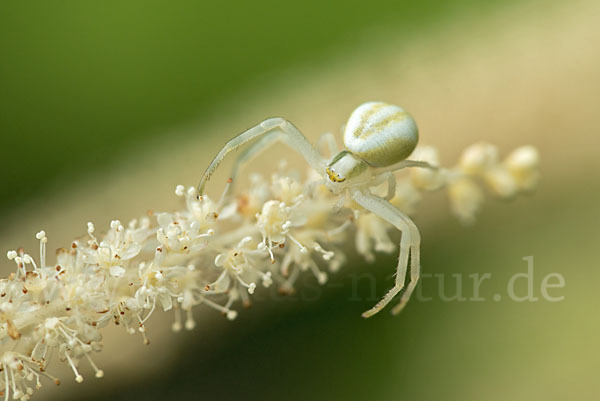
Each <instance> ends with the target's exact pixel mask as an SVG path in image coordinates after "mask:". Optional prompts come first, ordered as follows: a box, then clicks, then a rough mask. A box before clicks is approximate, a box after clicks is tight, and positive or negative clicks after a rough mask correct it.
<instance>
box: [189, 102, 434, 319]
mask: <svg viewBox="0 0 600 401" xmlns="http://www.w3.org/2000/svg"><path fill="white" fill-rule="evenodd" d="M255 139H256V142H255V143H254V144H253V145H252V146H250V147H249V148H248V149H247V150H246V151H245V152H243V153H242V154H241V155H240V157H238V159H237V160H236V162H235V165H234V168H233V172H232V176H231V180H230V182H231V181H232V180H233V181H235V177H236V175H237V173H238V171H239V169H240V168H241V166H242V165H243V164H245V163H246V162H248V161H249V160H250V159H252V158H253V157H255V156H257V155H258V154H259V153H260V152H262V151H263V150H265V149H266V148H267V147H268V146H269V145H271V144H273V143H275V142H277V141H282V142H284V143H286V144H287V145H289V146H290V147H292V148H293V149H295V150H296V151H297V152H298V153H300V154H301V155H302V156H303V157H304V159H305V160H306V162H307V163H308V164H309V165H310V166H311V167H312V168H313V169H314V170H315V171H317V172H319V173H320V174H321V176H322V177H323V183H324V184H325V185H326V186H327V188H328V189H329V190H330V191H331V192H332V193H334V194H336V195H346V194H347V195H349V196H350V197H351V198H352V199H353V200H354V201H355V202H356V203H358V204H359V205H361V206H362V207H364V208H365V209H367V210H368V211H370V212H372V213H374V214H375V215H377V216H379V217H380V218H382V219H383V220H385V221H387V222H389V223H390V224H392V225H393V226H394V227H396V228H397V229H398V230H400V231H401V233H402V236H401V240H400V254H399V256H398V265H397V268H396V278H395V283H394V286H393V287H392V288H391V289H390V290H389V291H388V292H387V293H386V294H385V295H384V297H383V298H382V299H381V300H380V301H379V302H377V304H376V305H375V306H374V307H373V308H371V309H369V310H368V311H366V312H364V313H363V314H362V316H363V317H370V316H372V315H374V314H376V313H377V312H379V311H380V310H381V309H383V308H384V307H385V306H386V305H387V304H388V303H390V301H391V300H392V299H393V298H394V297H395V296H396V295H398V294H399V293H400V292H401V291H402V289H404V287H405V280H406V275H407V271H408V266H409V257H410V281H409V283H408V285H407V286H406V289H405V291H404V293H403V294H402V296H401V298H400V302H399V303H398V304H397V305H396V306H394V307H393V308H392V313H393V314H397V313H399V312H400V311H401V310H402V309H403V308H404V306H405V305H406V302H407V301H408V300H409V299H410V296H411V294H412V292H413V290H414V289H415V286H416V285H417V282H418V280H419V271H420V261H419V259H420V242H421V237H420V234H419V230H418V229H417V226H416V225H415V224H414V223H413V221H412V220H411V219H410V218H409V217H408V216H406V215H405V214H404V213H402V212H401V211H400V210H398V209H397V208H396V207H394V206H392V204H390V203H389V202H388V201H389V200H390V199H391V198H392V197H393V196H394V193H395V185H396V180H395V177H394V174H393V172H394V171H396V170H399V169H402V168H405V167H425V168H435V167H433V166H431V165H429V164H428V163H425V162H420V161H412V160H407V157H408V156H409V155H410V154H411V153H412V152H413V150H414V149H415V147H416V146H417V142H418V130H417V125H416V123H415V121H414V120H413V118H412V117H411V116H410V115H409V114H408V113H407V112H405V111H404V110H403V109H402V108H400V107H398V106H394V105H390V104H386V103H382V102H368V103H363V104H362V105H360V106H359V107H358V108H356V109H355V110H354V111H353V112H352V114H351V115H350V118H349V120H348V123H347V124H346V127H345V130H344V145H345V146H346V149H344V150H342V151H341V152H339V153H337V154H336V155H335V156H333V157H332V158H331V160H329V161H327V160H325V159H324V158H323V157H322V156H321V155H320V153H319V152H318V151H317V150H316V149H315V148H314V147H313V146H312V145H311V144H310V142H309V141H308V140H307V139H306V137H305V136H304V135H303V134H302V133H301V132H300V131H299V130H298V129H297V128H296V127H295V126H294V125H292V124H291V123H290V122H289V121H286V120H284V119H282V118H270V119H267V120H265V121H263V122H262V123H260V124H258V125H257V126H255V127H253V128H250V129H249V130H247V131H245V132H243V133H241V134H240V135H238V136H237V137H235V138H233V139H231V140H230V141H229V142H227V144H226V145H225V146H224V147H223V149H221V151H220V152H219V153H218V154H217V156H216V157H215V158H214V160H213V161H212V162H211V164H210V165H209V166H208V168H207V169H206V171H205V172H204V175H203V176H202V178H201V180H200V183H199V184H198V199H201V198H202V194H203V192H204V187H205V185H206V182H207V181H208V180H209V179H210V177H211V175H212V174H213V172H214V171H215V170H216V169H217V167H218V166H219V164H220V163H221V161H222V160H223V158H224V157H225V156H226V155H227V154H228V153H229V152H231V151H233V150H235V149H237V148H239V147H240V146H242V145H244V144H245V143H247V142H249V141H252V140H255ZM328 139H329V142H331V139H332V138H328ZM329 148H330V149H331V148H332V146H329ZM386 180H387V182H388V194H387V196H386V197H385V198H381V197H379V196H376V195H374V194H372V193H371V191H370V187H373V186H375V185H379V184H381V183H383V182H385V181H386ZM230 191H231V185H230V186H229V188H228V189H227V190H226V193H227V192H230Z"/></svg>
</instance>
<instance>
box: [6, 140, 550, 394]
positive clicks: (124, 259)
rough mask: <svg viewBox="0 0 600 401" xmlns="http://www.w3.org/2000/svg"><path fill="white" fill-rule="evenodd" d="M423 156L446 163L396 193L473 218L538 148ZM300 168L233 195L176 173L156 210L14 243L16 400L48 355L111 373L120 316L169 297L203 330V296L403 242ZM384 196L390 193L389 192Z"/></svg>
mask: <svg viewBox="0 0 600 401" xmlns="http://www.w3.org/2000/svg"><path fill="white" fill-rule="evenodd" d="M414 155H415V157H416V159H417V160H423V161H428V162H430V163H431V164H432V165H434V166H436V167H438V169H437V170H416V169H413V170H412V171H409V170H410V169H406V170H401V171H399V172H396V173H395V174H397V183H398V184H397V185H396V188H395V193H393V194H391V198H392V199H391V203H392V204H393V205H395V206H396V207H398V208H400V209H401V210H403V211H405V212H406V213H408V214H412V213H414V212H415V210H416V207H417V205H418V203H419V201H420V200H421V198H422V197H423V195H424V192H427V191H433V190H440V189H444V188H445V189H446V190H447V191H448V195H449V198H450V203H451V210H452V211H453V212H454V213H455V214H456V215H457V216H458V217H459V219H460V220H461V221H463V222H465V223H469V222H472V221H473V219H474V217H475V214H476V212H477V211H478V210H479V209H480V206H481V204H482V202H483V198H484V196H483V191H482V189H481V187H480V184H482V183H483V184H487V185H488V187H489V188H490V189H491V190H492V192H493V193H495V194H497V195H499V196H504V197H507V196H514V195H515V194H517V193H519V192H521V191H529V190H531V189H533V187H534V185H535V183H536V182H537V180H538V176H539V175H538V172H537V167H538V165H539V156H538V154H537V151H536V150H535V148H533V147H523V148H519V149H517V150H516V151H515V152H513V153H511V154H510V156H509V157H508V158H507V159H506V160H505V161H503V162H502V161H500V160H499V158H498V152H497V150H496V148H495V147H493V146H492V145H488V144H478V145H474V146H473V147H470V148H469V149H467V151H465V153H464V154H463V156H462V157H461V159H460V161H459V163H458V164H457V166H455V167H452V168H443V167H441V166H440V162H439V156H438V152H437V150H435V149H434V148H433V147H422V148H420V149H417V151H415V154H414ZM301 177H302V175H301V174H300V173H299V172H297V171H293V170H291V169H289V168H287V167H286V166H285V165H281V166H280V167H279V169H278V171H277V172H276V173H275V174H273V176H272V177H271V179H270V180H269V179H265V178H264V177H262V176H260V175H257V174H251V175H250V180H249V183H246V185H242V184H243V183H237V184H238V185H237V188H238V190H237V192H235V193H234V194H233V196H232V197H227V196H221V198H220V199H219V201H214V200H212V199H211V198H210V197H208V196H203V197H202V198H201V199H199V200H198V199H196V191H195V189H194V188H193V187H189V188H185V187H184V186H182V185H178V186H177V187H176V188H175V195H176V196H178V197H181V198H182V201H183V204H184V207H183V208H182V209H181V210H178V211H175V212H160V213H154V214H152V216H146V217H143V218H141V219H139V220H133V221H131V222H129V223H128V224H123V223H121V222H120V221H119V220H113V221H112V222H111V223H110V224H109V225H108V227H107V229H106V230H105V231H103V230H101V229H100V230H99V229H98V227H99V226H96V225H95V224H94V223H92V222H89V223H88V224H87V227H86V231H87V236H86V237H84V238H83V239H81V238H80V239H77V240H75V241H73V242H72V243H71V244H69V246H68V247H66V248H61V249H59V251H58V252H57V255H56V259H55V260H54V261H50V260H48V258H47V255H46V248H47V245H48V237H47V234H46V232H44V231H39V232H38V233H37V234H36V238H37V239H38V240H39V245H40V246H39V257H37V258H34V257H32V256H31V255H30V254H28V253H26V252H25V251H24V250H23V249H18V250H9V251H8V252H7V254H6V255H7V258H8V260H9V261H11V263H15V265H16V269H15V271H14V273H12V274H11V275H10V276H9V277H7V278H5V279H3V280H0V368H1V369H2V373H1V374H0V391H3V393H4V396H5V399H9V398H10V397H12V398H13V399H19V400H27V399H29V397H30V396H31V395H32V393H33V389H34V388H39V387H40V386H42V383H43V379H42V377H45V378H48V379H50V381H52V382H54V383H58V382H59V381H58V379H57V378H55V377H54V376H52V375H51V374H49V373H47V371H46V368H47V365H48V363H49V362H50V361H49V359H50V355H52V354H54V355H55V356H56V357H57V359H58V360H59V361H62V362H64V363H66V364H67V365H68V366H70V368H71V370H72V371H73V376H74V378H75V380H76V381H78V382H81V381H82V380H83V379H84V376H85V375H87V372H88V371H89V369H90V368H91V369H92V370H93V371H94V372H95V376H96V377H102V376H103V374H104V372H103V371H102V370H101V369H100V368H98V367H97V366H96V364H95V363H94V361H93V359H92V356H93V354H94V353H95V352H99V351H101V349H102V335H101V332H102V328H104V327H106V326H107V325H109V324H116V325H119V326H121V327H123V329H124V331H125V332H126V333H129V334H139V335H141V336H142V339H143V341H144V343H146V344H147V343H149V341H150V336H149V334H150V333H148V330H147V328H146V322H147V320H148V319H149V318H150V317H151V316H152V315H153V313H154V312H155V311H156V310H157V309H159V310H163V311H172V313H173V314H174V323H173V326H172V327H173V330H174V331H179V330H181V329H182V328H184V327H185V328H186V329H189V330H191V329H193V328H195V327H196V326H197V323H196V320H195V319H194V316H193V308H194V307H195V306H200V305H203V306H206V307H208V308H210V309H213V310H216V311H218V312H220V313H222V314H223V315H224V316H225V317H226V318H227V319H230V320H232V319H235V318H236V316H237V313H238V311H237V308H238V306H239V304H242V305H245V306H248V305H250V302H251V299H252V296H253V294H255V293H256V292H258V291H261V290H262V289H263V288H266V287H270V286H276V287H277V289H278V290H279V291H280V292H281V293H291V292H293V291H294V289H295V288H296V286H297V281H298V280H297V279H298V277H300V275H301V274H303V273H304V272H307V273H308V274H311V275H313V276H314V277H315V279H316V280H317V282H318V283H320V284H324V283H325V282H326V281H327V280H328V279H330V276H331V275H333V274H334V273H335V272H337V271H338V270H339V269H340V268H341V266H342V265H343V264H344V263H345V261H346V259H347V255H346V253H347V252H348V248H349V247H348V244H355V248H356V250H357V251H358V253H359V254H360V255H362V257H363V258H364V259H365V260H367V261H372V260H374V258H375V256H376V253H377V252H385V253H390V252H394V251H395V250H396V249H397V245H396V244H397V239H394V238H393V233H394V232H395V231H393V230H392V227H391V225H390V224H389V223H387V222H384V221H383V220H381V219H380V218H379V217H377V216H375V215H373V214H371V213H369V212H368V211H366V210H365V209H363V208H361V207H359V206H358V205H356V204H355V203H354V202H351V201H349V200H348V199H345V198H343V195H341V196H338V195H333V194H332V193H331V192H329V190H327V188H326V187H325V186H324V185H323V184H322V182H321V181H319V180H320V178H319V176H318V175H316V174H314V173H308V174H306V178H301ZM380 195H381V196H385V194H384V193H382V194H380Z"/></svg>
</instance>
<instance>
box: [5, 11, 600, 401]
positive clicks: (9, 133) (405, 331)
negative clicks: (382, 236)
mask: <svg viewBox="0 0 600 401" xmlns="http://www.w3.org/2000/svg"><path fill="white" fill-rule="evenodd" d="M514 3H516V2H515V1H500V0H494V1H476V0H455V1H441V0H440V1H435V0H426V1H404V0H403V1H371V2H362V1H360V2H359V1H353V0H351V1H344V2H337V1H336V2H326V1H304V2H297V3H292V2H281V1H261V2H204V1H176V2H161V1H125V2H124V1H103V2H92V1H62V2H59V1H46V2H42V1H40V2H33V1H32V2H23V1H21V2H2V3H0V58H1V59H0V133H1V135H2V142H1V145H0V146H1V152H2V153H1V155H0V156H1V157H0V174H1V176H2V185H1V186H0V190H1V191H2V194H1V195H2V196H0V222H2V221H4V219H6V220H9V217H13V214H14V213H15V210H22V209H18V208H19V207H22V206H23V204H24V203H26V202H30V201H31V200H32V199H38V198H41V197H44V196H45V195H48V196H50V195H52V194H53V193H54V192H56V191H58V190H59V189H60V188H61V185H64V183H65V182H69V183H74V186H76V184H77V183H78V182H85V181H86V180H88V179H89V177H90V176H91V172H93V171H95V170H99V169H106V168H108V167H109V166H111V164H112V163H115V161H117V160H119V159H120V158H123V157H126V156H127V155H129V154H132V153H135V154H137V153H143V152H144V151H145V149H146V148H148V147H150V146H156V144H159V145H160V144H161V143H163V142H165V143H166V142H169V141H172V140H173V135H201V133H197V132H196V133H195V132H193V130H186V131H185V132H187V133H178V134H173V131H174V130H173V128H177V127H185V126H188V125H189V124H193V123H195V122H198V121H219V120H225V119H228V118H231V116H232V114H233V115H235V113H236V110H235V108H234V107H233V106H235V105H236V104H237V103H236V101H235V99H236V96H238V94H240V93H242V92H243V91H244V90H245V89H246V88H250V87H255V86H257V85H261V84H267V83H269V82H271V81H272V80H274V79H275V80H277V79H281V77H286V76H290V77H293V76H294V74H293V73H290V71H292V72H293V71H310V70H312V69H319V68H321V67H323V66H326V65H328V64H329V63H330V62H332V61H334V60H336V56H337V55H338V54H339V53H343V52H344V51H346V50H348V49H353V48H354V47H356V46H359V45H360V44H362V43H364V42H365V41H366V40H367V38H372V37H375V36H377V35H381V38H382V39H381V40H385V34H382V33H385V32H394V33H395V34H402V35H405V37H406V41H412V40H415V39H416V38H418V37H419V36H420V35H424V34H427V35H432V36H434V37H435V36H439V37H440V38H441V37H443V36H444V34H445V33H444V30H443V27H444V26H445V25H444V23H445V22H448V21H460V20H461V19H475V20H477V19H480V18H481V19H483V18H485V17H486V16H487V15H488V14H490V13H496V12H498V11H499V10H500V9H502V8H506V7H510V6H512V5H513V4H514ZM521 3H525V2H521ZM527 4H534V5H536V4H537V5H538V6H539V7H540V9H542V8H546V7H550V6H551V3H549V2H543V3H542V2H533V1H528V2H527ZM510 23H511V21H506V24H507V25H509V24H510ZM576 23H577V21H573V24H576ZM367 56H368V55H367ZM265 113H268V111H265ZM513 145H514V146H517V145H520V143H515V144H513ZM573 155H574V160H575V161H576V158H575V155H576V152H575V151H574V152H573ZM573 165H576V163H574V164H573ZM195 167H196V166H195ZM596 175H597V173H594V171H592V172H591V173H590V175H589V176H586V177H588V178H586V177H582V176H576V177H574V178H573V179H569V180H566V182H568V184H566V185H565V184H564V182H565V181H560V180H558V179H557V178H556V179H554V178H552V177H545V179H546V178H548V180H546V181H544V185H543V187H542V188H541V189H540V191H539V192H538V193H537V194H535V195H534V196H532V197H528V198H526V199H525V200H523V201H520V202H515V203H512V204H510V205H499V204H497V203H493V202H492V206H491V209H492V210H493V213H492V212H490V213H484V214H482V215H481V216H480V219H479V221H478V223H477V225H476V226H474V227H470V228H463V227H461V226H460V225H459V224H458V223H457V222H456V221H455V220H453V219H452V218H450V217H448V218H447V219H445V220H442V221H437V222H436V223H435V225H429V226H427V227H426V228H425V229H424V230H423V234H424V235H423V237H424V242H423V248H422V254H423V268H424V270H425V271H426V272H427V273H431V274H436V273H444V274H446V275H449V274H462V275H463V279H464V280H465V296H467V297H469V296H471V295H472V294H471V292H470V287H469V286H468V285H467V283H468V282H469V281H468V280H469V279H468V275H469V274H473V273H482V272H491V273H492V274H493V277H494V280H493V281H490V282H489V283H488V284H489V285H487V286H485V285H484V286H483V287H482V296H484V297H485V298H486V299H487V301H485V302H480V303H479V302H464V303H457V302H450V303H445V302H441V301H439V300H436V301H433V302H419V301H417V300H413V301H411V303H410V304H409V306H408V307H407V308H406V310H405V311H404V312H403V313H402V315H401V316H399V317H395V318H392V317H391V316H389V314H388V313H385V312H384V313H380V314H379V315H377V316H375V317H374V318H372V319H369V320H363V319H360V318H359V315H360V313H361V312H362V311H364V310H365V309H367V308H369V307H370V306H372V304H373V300H370V299H366V298H368V296H366V295H365V294H368V289H369V288H368V285H366V284H365V283H364V282H361V284H360V285H359V287H358V291H359V294H360V298H361V299H360V300H355V301H351V300H349V299H350V298H352V296H353V288H351V286H350V278H349V277H350V276H348V275H351V274H353V273H356V272H361V271H364V270H362V269H364V268H365V266H364V265H362V264H356V265H354V266H351V267H349V270H348V272H344V273H341V274H340V275H339V276H336V277H334V278H332V282H333V283H342V284H343V287H341V288H334V287H326V288H325V289H323V290H322V292H320V293H319V297H318V301H314V302H311V301H307V300H306V299H305V300H304V301H300V300H296V301H295V300H293V299H292V300H286V301H281V302H272V303H271V307H270V308H267V307H264V308H263V307H262V305H261V303H260V302H259V303H258V304H257V307H255V308H252V309H250V310H248V311H244V312H243V313H240V316H239V317H238V319H236V320H235V321H234V322H228V321H225V319H218V318H215V319H213V320H210V331H212V332H217V333H219V336H218V337H219V338H218V341H215V340H214V338H213V337H209V336H206V337H205V336H204V330H207V329H206V328H205V327H199V328H198V329H196V330H195V331H193V332H188V333H182V334H178V335H175V334H173V341H174V342H177V345H178V347H174V349H177V350H179V351H177V352H178V354H177V355H174V356H172V361H164V360H162V359H160V360H156V361H153V360H152V358H147V359H145V360H144V361H140V363H144V364H147V363H156V364H158V365H164V366H162V368H161V369H160V371H159V373H158V374H156V375H154V376H151V377H149V376H143V377H141V378H134V379H128V380H127V381H123V380H119V379H120V378H115V377H114V376H112V375H111V373H110V372H106V379H104V380H102V381H100V382H98V385H97V386H95V387H93V389H92V390H90V387H84V386H85V385H87V383H88V382H89V381H92V379H90V380H89V381H88V379H87V378H86V382H85V384H84V386H82V387H80V388H81V392H72V393H70V394H64V395H61V396H60V397H58V398H57V399H61V400H65V399H68V400H81V399H90V400H103V399H112V400H115V401H116V400H126V399H127V400H131V399H143V400H176V399H200V400H496V399H513V400H545V401H546V400H548V399H556V400H562V399H590V400H593V399H598V398H597V396H598V395H599V394H598V393H596V392H595V390H596V388H595V387H594V385H593V383H586V385H584V386H582V385H581V382H580V379H579V377H581V374H582V372H584V373H586V372H592V373H593V372H597V370H598V368H600V365H598V362H596V361H595V360H596V359H597V356H598V353H597V351H598V350H597V346H593V345H588V344H592V343H593V344H595V342H596V339H597V333H598V328H599V327H600V324H599V323H598V318H597V317H596V316H597V315H598V314H597V311H596V309H595V307H596V305H597V304H598V302H597V300H595V299H594V298H593V297H591V295H593V294H594V293H595V292H597V289H596V288H595V284H596V282H597V279H598V274H597V273H596V271H597V269H596V266H595V265H597V263H591V262H590V261H592V260H595V258H596V255H595V252H594V251H595V248H596V247H597V242H598V238H600V236H599V235H598V233H597V229H596V228H595V225H594V224H597V223H595V222H598V221H600V216H599V212H598V207H597V204H598V203H597V195H598V194H600V186H599V183H598V182H599V181H598V180H597V179H596V178H597V177H596ZM589 177H591V178H589ZM559 181H560V182H561V184H560V185H561V187H560V190H557V187H553V185H558V184H557V183H558V182H559ZM582 183H585V190H586V193H588V194H593V195H592V196H573V194H579V193H581V187H582ZM173 184H174V185H175V184H176V183H173ZM590 222H591V223H590ZM592 223H594V224H592ZM3 229H4V230H5V231H7V230H9V228H6V227H4V228H3ZM9 246H13V244H10V245H9ZM529 255H535V264H536V271H535V272H536V275H535V277H534V284H535V289H536V296H538V297H539V296H540V293H539V286H540V283H541V280H542V278H543V277H544V276H545V275H546V274H549V273H554V272H557V271H558V272H561V273H563V275H564V277H565V280H566V282H567V286H566V287H565V288H564V289H561V290H557V291H556V293H557V294H558V295H564V296H565V297H566V298H565V301H563V302H558V303H550V302H543V301H542V302H532V303H528V302H524V303H517V302H510V301H508V300H504V299H503V300H502V301H500V302H494V301H492V300H491V299H492V297H493V295H494V294H497V293H499V294H504V295H505V293H506V283H507V282H508V280H509V279H510V277H511V276H512V275H514V274H515V273H519V272H524V271H525V269H526V263H525V262H524V261H523V260H522V258H523V257H525V256H529ZM394 264H395V257H394V256H393V255H392V256H378V259H377V263H376V264H374V265H369V266H368V269H369V271H371V272H373V273H374V274H375V277H376V278H377V283H378V287H377V291H378V293H379V294H381V293H383V291H384V290H385V288H384V285H383V284H382V283H389V281H387V280H386V278H387V276H388V275H389V274H390V273H392V271H391V270H390V266H394ZM424 282H426V283H430V285H429V286H428V287H427V288H426V289H424V292H425V293H426V295H432V293H435V291H437V287H436V286H435V281H434V280H433V279H427V281H424ZM431 283H433V284H431ZM304 286H305V287H306V291H307V293H308V294H309V296H310V295H311V291H314V286H315V283H314V282H312V281H311V280H310V279H306V281H305V282H304ZM518 290H519V292H520V293H522V292H523V291H524V288H523V287H522V286H520V287H518ZM448 293H452V289H451V288H450V289H448ZM313 295H314V294H313ZM265 303H266V302H265ZM203 312H205V311H203ZM182 344H183V346H182ZM113 351H114V350H113ZM149 352H151V351H149ZM174 352H175V351H174ZM132 369H135V363H132ZM588 384H589V385H588ZM41 391H42V392H43V391H44V390H43V389H42V390H41ZM498 395H499V396H498ZM36 396H37V395H34V399H35V397H36ZM497 397H500V398H497ZM503 397H504V398H503ZM506 397H508V398H506Z"/></svg>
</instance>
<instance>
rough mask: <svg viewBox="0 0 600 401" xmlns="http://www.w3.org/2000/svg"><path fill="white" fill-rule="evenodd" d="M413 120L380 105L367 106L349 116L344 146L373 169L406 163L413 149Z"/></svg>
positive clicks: (401, 111)
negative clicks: (404, 161) (405, 160)
mask: <svg viewBox="0 0 600 401" xmlns="http://www.w3.org/2000/svg"><path fill="white" fill-rule="evenodd" d="M418 140H419V132H418V129H417V124H416V123H415V120H414V119H413V118H412V117H411V115H410V114H408V113H407V112H406V111H404V109H402V108H401V107H398V106H394V105H391V104H387V103H383V102H368V103H363V104H361V105H360V106H358V107H357V108H356V109H355V110H354V111H353V112H352V114H351V115H350V118H349V119H348V123H347V124H346V129H345V131H344V145H345V146H346V148H347V149H348V150H349V151H350V152H352V154H354V155H356V156H358V157H360V158H361V159H362V160H364V161H365V162H366V163H368V164H369V165H371V166H373V167H386V166H390V165H392V164H395V163H398V162H401V161H402V160H404V159H406V158H407V157H408V156H409V155H410V154H411V153H412V151H413V150H414V149H415V147H416V146H417V142H418Z"/></svg>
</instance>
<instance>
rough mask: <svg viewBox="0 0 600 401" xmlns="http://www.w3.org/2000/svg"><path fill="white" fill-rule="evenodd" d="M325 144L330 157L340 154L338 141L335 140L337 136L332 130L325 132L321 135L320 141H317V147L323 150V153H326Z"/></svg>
mask: <svg viewBox="0 0 600 401" xmlns="http://www.w3.org/2000/svg"><path fill="white" fill-rule="evenodd" d="M325 146H326V147H327V148H326V149H327V152H328V153H329V156H328V157H329V158H332V157H333V156H335V155H337V154H338V147H337V142H336V141H335V136H334V135H333V134H332V133H331V132H326V133H325V134H323V135H321V137H320V138H319V141H318V142H317V149H319V150H320V151H321V154H325V153H326V152H323V150H324V149H323V148H324V147H325Z"/></svg>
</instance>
